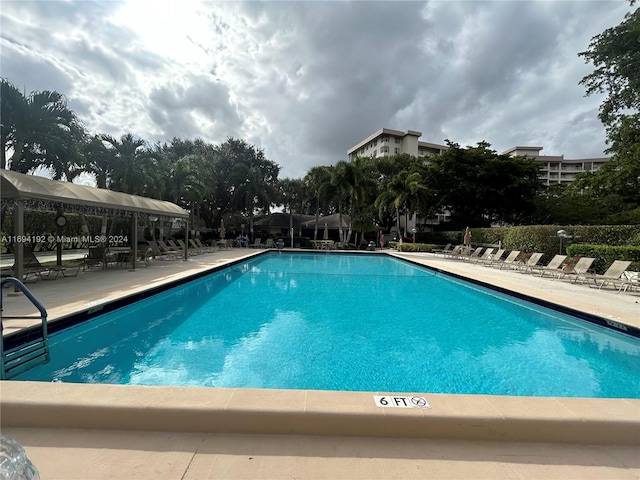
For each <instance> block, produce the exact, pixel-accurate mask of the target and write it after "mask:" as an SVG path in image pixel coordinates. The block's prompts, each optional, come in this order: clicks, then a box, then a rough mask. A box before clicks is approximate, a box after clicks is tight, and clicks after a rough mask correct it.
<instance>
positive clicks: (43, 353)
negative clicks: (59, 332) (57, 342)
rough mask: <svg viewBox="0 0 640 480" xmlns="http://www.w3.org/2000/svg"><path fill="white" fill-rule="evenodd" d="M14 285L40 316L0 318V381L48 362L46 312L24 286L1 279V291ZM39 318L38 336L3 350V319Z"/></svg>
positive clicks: (17, 282)
mask: <svg viewBox="0 0 640 480" xmlns="http://www.w3.org/2000/svg"><path fill="white" fill-rule="evenodd" d="M7 283H12V284H14V285H15V286H16V287H17V288H18V289H19V290H20V291H21V292H22V293H24V295H25V297H27V298H28V299H29V300H30V301H31V303H32V304H33V305H34V306H35V307H36V308H37V309H38V311H39V312H40V316H39V317H38V316H33V315H31V316H30V315H22V316H12V317H5V316H3V315H2V316H0V357H2V363H1V365H0V380H8V379H10V378H13V377H15V376H16V375H19V374H21V373H22V372H25V371H27V370H29V369H30V368H32V367H34V366H36V365H40V364H41V363H47V362H48V361H49V344H48V342H47V311H46V310H45V308H44V307H43V306H42V304H41V303H40V302H39V301H38V300H37V299H36V298H35V297H34V296H33V294H32V293H31V292H30V291H29V289H28V288H27V287H25V286H24V284H23V283H22V282H21V281H20V280H18V279H17V278H13V277H8V278H4V279H2V281H1V282H0V293H1V289H2V288H4V286H5V284H7ZM1 311H2V295H0V312H1ZM36 318H40V320H41V328H40V332H39V333H40V334H39V335H38V336H36V338H33V339H29V340H28V341H27V342H25V343H22V344H20V345H18V346H15V347H11V348H9V349H8V350H5V348H4V335H3V330H4V326H3V324H2V321H3V320H4V319H7V320H9V319H12V320H27V319H36Z"/></svg>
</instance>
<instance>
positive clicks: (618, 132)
mask: <svg viewBox="0 0 640 480" xmlns="http://www.w3.org/2000/svg"><path fill="white" fill-rule="evenodd" d="M630 4H631V5H633V4H634V2H630ZM639 39H640V9H636V10H635V11H634V12H632V13H628V14H627V15H626V16H625V19H624V21H623V22H622V23H620V24H619V25H618V26H616V27H613V28H609V29H607V30H605V31H604V32H602V33H601V34H599V35H596V36H595V37H593V38H592V39H591V43H590V44H589V48H588V49H587V50H586V51H584V52H581V53H579V54H578V55H579V56H581V57H584V59H585V61H586V62H590V63H593V65H594V67H595V70H594V71H593V72H592V73H590V74H589V75H586V76H585V77H584V78H583V79H582V80H581V81H580V83H581V84H583V85H584V86H585V87H586V95H592V94H603V93H604V94H605V99H604V100H603V102H602V104H601V106H600V113H599V115H598V116H599V118H600V120H601V121H602V123H603V124H604V125H605V127H606V129H607V142H608V143H609V148H608V149H607V153H611V154H612V155H613V157H612V158H611V160H609V161H608V162H607V163H606V164H605V165H604V166H603V167H602V168H601V169H600V170H598V172H595V173H586V174H582V175H579V176H578V178H576V181H575V182H574V184H573V188H574V190H575V191H583V192H584V193H585V194H587V195H588V196H590V197H591V198H592V201H599V200H600V199H601V198H603V197H605V196H608V195H611V194H615V195H617V196H619V198H620V199H621V200H622V202H623V203H626V204H628V205H629V206H630V207H631V208H632V209H633V208H636V207H638V206H639V205H640V200H639V199H640V40H639Z"/></svg>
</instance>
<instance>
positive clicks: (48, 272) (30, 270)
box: [8, 245, 59, 283]
mask: <svg viewBox="0 0 640 480" xmlns="http://www.w3.org/2000/svg"><path fill="white" fill-rule="evenodd" d="M22 249H23V250H22V252H23V258H22V279H21V280H22V281H23V282H25V283H26V282H28V281H30V280H32V279H33V281H36V280H38V279H39V278H41V279H48V280H53V279H55V278H56V277H57V276H58V273H59V270H52V269H51V268H49V267H45V266H44V265H42V264H41V263H40V260H38V258H37V257H36V256H35V255H34V253H33V250H32V249H31V247H30V246H28V245H23V247H22ZM8 273H9V275H11V276H14V275H15V273H16V264H15V263H14V264H13V265H12V266H11V269H10V271H9V272H8ZM54 273H55V275H54ZM32 277H33V278H32Z"/></svg>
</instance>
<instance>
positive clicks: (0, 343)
mask: <svg viewBox="0 0 640 480" xmlns="http://www.w3.org/2000/svg"><path fill="white" fill-rule="evenodd" d="M7 283H12V284H14V285H15V286H16V287H18V289H19V290H20V291H21V292H22V293H24V295H25V297H27V298H28V299H29V301H31V303H32V304H33V306H35V307H36V308H37V309H38V311H39V312H40V319H41V321H42V341H43V342H44V344H45V348H46V345H47V310H46V308H44V306H43V305H42V304H41V303H40V302H39V301H38V299H37V298H36V297H34V296H33V294H32V293H31V291H30V290H29V289H28V288H27V287H26V286H25V285H24V283H22V282H21V281H20V280H18V279H17V278H15V277H7V278H4V279H2V281H0V292H1V289H2V288H4V286H5V284H7ZM2 309H3V306H2V295H1V294H0V312H2ZM2 318H3V316H2V315H1V314H0V363H1V365H0V378H1V379H4V378H5V377H6V372H5V358H4V333H3V332H4V325H3V324H2ZM4 318H11V319H32V318H36V317H32V316H12V317H4ZM46 355H47V357H48V352H47V354H46Z"/></svg>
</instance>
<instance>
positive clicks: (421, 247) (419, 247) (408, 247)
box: [394, 242, 440, 252]
mask: <svg viewBox="0 0 640 480" xmlns="http://www.w3.org/2000/svg"><path fill="white" fill-rule="evenodd" d="M394 243H395V242H394ZM396 245H397V248H398V251H399V252H431V251H432V250H434V249H437V248H440V246H439V245H435V244H433V243H407V242H403V243H398V244H396Z"/></svg>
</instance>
